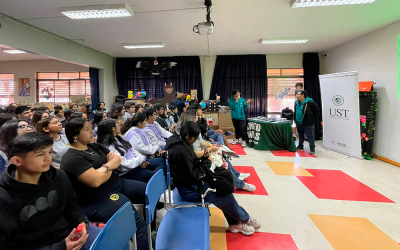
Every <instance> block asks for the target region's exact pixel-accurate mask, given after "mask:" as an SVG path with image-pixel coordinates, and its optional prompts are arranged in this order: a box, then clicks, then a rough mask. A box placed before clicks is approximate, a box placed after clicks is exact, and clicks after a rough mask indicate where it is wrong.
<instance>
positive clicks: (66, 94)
mask: <svg viewBox="0 0 400 250" xmlns="http://www.w3.org/2000/svg"><path fill="white" fill-rule="evenodd" d="M37 89H38V93H37V99H38V101H39V102H59V103H60V102H61V103H65V102H70V101H71V100H70V96H76V95H84V96H86V98H91V93H92V91H91V88H90V78H89V72H60V73H37Z"/></svg>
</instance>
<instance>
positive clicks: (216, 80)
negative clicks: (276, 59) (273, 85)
mask: <svg viewBox="0 0 400 250" xmlns="http://www.w3.org/2000/svg"><path fill="white" fill-rule="evenodd" d="M267 88H268V81H267V59H266V56H265V55H240V56H217V61H216V63H215V69H214V76H213V80H212V85H211V93H210V99H215V96H216V95H219V96H221V102H227V101H228V100H229V99H230V98H231V97H232V90H234V89H238V90H239V92H240V93H241V96H242V97H243V98H244V99H245V100H248V99H251V100H252V102H251V103H250V105H249V109H248V110H247V112H246V117H255V116H267V113H268V109H267V105H268V103H267V97H268V91H267Z"/></svg>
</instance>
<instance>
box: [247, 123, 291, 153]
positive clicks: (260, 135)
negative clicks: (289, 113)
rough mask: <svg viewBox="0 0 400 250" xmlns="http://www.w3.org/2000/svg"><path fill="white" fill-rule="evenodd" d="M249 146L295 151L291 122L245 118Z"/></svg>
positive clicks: (259, 148)
mask: <svg viewBox="0 0 400 250" xmlns="http://www.w3.org/2000/svg"><path fill="white" fill-rule="evenodd" d="M247 135H248V145H249V147H251V148H252V147H254V149H257V150H270V151H272V150H282V149H286V150H288V151H291V152H296V145H295V143H294V138H293V130H292V122H289V121H286V122H285V121H284V122H267V121H260V120H257V119H251V118H250V119H248V120H247Z"/></svg>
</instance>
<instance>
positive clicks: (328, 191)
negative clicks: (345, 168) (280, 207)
mask: <svg viewBox="0 0 400 250" xmlns="http://www.w3.org/2000/svg"><path fill="white" fill-rule="evenodd" d="M306 170H307V171H308V172H310V173H311V174H312V175H313V177H306V176H297V178H298V179H299V180H300V181H301V182H302V183H303V184H304V185H305V186H306V187H307V188H308V189H309V190H310V191H311V192H312V193H313V194H314V195H315V196H316V197H317V198H319V199H329V200H347V201H371V202H386V203H394V202H393V201H391V200H389V199H388V198H386V197H385V196H383V195H381V194H380V193H378V192H376V191H375V190H373V189H372V188H370V187H368V186H366V185H364V184H363V183H361V182H359V181H357V180H356V179H354V178H352V177H350V176H349V175H347V174H346V173H344V172H342V171H340V170H323V169H306Z"/></svg>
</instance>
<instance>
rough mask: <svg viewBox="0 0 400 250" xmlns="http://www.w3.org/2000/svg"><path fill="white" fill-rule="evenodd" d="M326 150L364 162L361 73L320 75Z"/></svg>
mask: <svg viewBox="0 0 400 250" xmlns="http://www.w3.org/2000/svg"><path fill="white" fill-rule="evenodd" d="M319 79H320V85H321V97H322V117H323V121H324V126H323V130H324V140H323V142H322V143H323V146H324V148H327V149H331V150H334V151H337V152H341V153H344V154H347V155H350V156H353V157H357V158H360V159H361V141H360V121H359V120H360V105H359V93H358V72H346V73H337V74H330V75H321V76H319Z"/></svg>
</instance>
